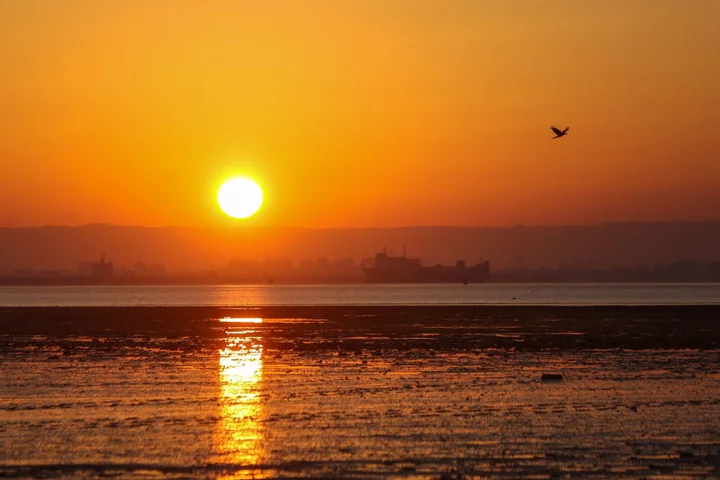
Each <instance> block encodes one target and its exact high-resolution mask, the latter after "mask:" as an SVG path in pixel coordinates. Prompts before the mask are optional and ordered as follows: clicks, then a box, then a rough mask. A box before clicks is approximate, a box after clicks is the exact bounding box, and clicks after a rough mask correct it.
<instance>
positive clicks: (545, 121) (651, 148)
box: [0, 0, 720, 227]
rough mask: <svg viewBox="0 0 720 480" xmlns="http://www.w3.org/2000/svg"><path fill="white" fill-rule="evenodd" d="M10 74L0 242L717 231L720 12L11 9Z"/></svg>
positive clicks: (710, 3) (710, 5) (529, 7)
mask: <svg viewBox="0 0 720 480" xmlns="http://www.w3.org/2000/svg"><path fill="white" fill-rule="evenodd" d="M0 65H2V75H0V165H1V168H2V169H1V171H0V173H2V175H1V176H0V204H2V205H3V208H2V209H0V226H31V225H42V224H66V225H78V224H85V223H94V222H102V223H114V224H123V225H148V226H160V225H183V226H195V225H196V226H212V225H227V224H228V222H230V221H231V220H230V219H227V218H225V217H224V216H223V215H222V213H220V211H219V209H218V207H217V204H216V203H215V193H216V191H217V188H218V187H219V185H220V183H221V182H222V180H224V179H226V178H229V177H230V176H232V175H239V174H246V175H250V176H252V177H253V178H255V179H256V180H257V181H258V182H259V183H260V184H261V185H262V187H263V189H264V190H265V195H266V204H265V205H264V207H263V209H262V210H261V212H260V213H259V214H258V215H257V216H256V218H255V219H253V220H252V222H259V223H262V224H269V225H278V224H279V225H298V226H307V227H337V226H348V227H363V226H395V225H398V226H399V225H511V224H520V223H529V224H536V223H544V224H563V223H594V222H601V221H621V220H664V219H710V218H718V217H720V215H719V214H718V212H720V189H719V188H717V185H718V184H720V1H718V0H692V1H687V0H604V1H597V0H574V1H569V0H568V1H564V0H563V1H558V2H551V3H548V2H546V1H539V0H538V1H533V0H526V1H519V0H503V1H497V0H492V1H485V0H457V1H450V0H447V1H436V0H392V1H390V0H357V1H351V0H347V1H337V0H328V1H321V0H313V1H308V2H300V1H295V0H289V1H287V2H280V1H262V2H256V1H241V0H211V1H206V2H200V1H196V0H154V1H147V0H123V1H115V0H82V1H81V0H62V1H60V0H22V1H6V2H1V3H0ZM551 124H554V125H558V126H562V127H564V126H566V125H570V127H571V129H570V135H569V136H568V137H566V138H563V139H561V140H550V138H551V137H552V132H550V130H549V126H550V125H551ZM233 221H234V222H237V220H233Z"/></svg>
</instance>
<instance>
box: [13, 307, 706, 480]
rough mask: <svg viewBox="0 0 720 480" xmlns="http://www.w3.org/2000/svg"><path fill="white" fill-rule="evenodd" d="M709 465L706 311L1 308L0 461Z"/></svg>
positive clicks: (673, 474)
mask: <svg viewBox="0 0 720 480" xmlns="http://www.w3.org/2000/svg"><path fill="white" fill-rule="evenodd" d="M548 374H550V375H552V377H548V376H547V375H548ZM543 375H546V379H545V380H544V379H543ZM559 376H561V379H558V378H560V377H559ZM548 378H549V379H548ZM719 476H720V307H718V306H674V307H673V306H658V307H651V306H637V307H611V306H603V307H535V306H526V307H525V306H507V307H503V306H501V307H489V306H462V307H451V306H442V307H431V306H422V307H400V306H398V307H370V306H368V307H349V306H338V307H331V306H326V307H261V308H232V309H230V308H215V307H197V308H195V307H138V308H135V307H117V308H113V307H98V308H93V307H87V308H72V307H66V308H63V307H55V308H52V307H48V308H40V307H38V308H3V309H0V477H9V478H28V477H42V478H97V477H110V478H136V477H137V478H277V477H313V478H318V477H321V478H337V477H345V478H348V477H351V478H407V479H411V478H412V479H416V478H421V479H425V478H428V479H430V478H437V479H441V478H444V479H450V478H453V479H454V478H717V477H719Z"/></svg>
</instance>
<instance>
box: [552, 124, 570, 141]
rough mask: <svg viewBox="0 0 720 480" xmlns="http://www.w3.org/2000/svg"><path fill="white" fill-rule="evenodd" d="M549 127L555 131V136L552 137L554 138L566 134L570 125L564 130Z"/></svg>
mask: <svg viewBox="0 0 720 480" xmlns="http://www.w3.org/2000/svg"><path fill="white" fill-rule="evenodd" d="M550 129H552V131H553V132H555V136H554V137H553V140H555V139H556V138H560V137H562V136H565V135H567V132H568V130H570V127H565V130H560V129H559V128H555V127H550Z"/></svg>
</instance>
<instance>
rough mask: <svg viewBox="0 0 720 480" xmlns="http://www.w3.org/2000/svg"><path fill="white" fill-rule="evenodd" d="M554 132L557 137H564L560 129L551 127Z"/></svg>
mask: <svg viewBox="0 0 720 480" xmlns="http://www.w3.org/2000/svg"><path fill="white" fill-rule="evenodd" d="M550 128H551V129H552V131H553V132H555V135H562V133H563V132H561V131H560V129H559V128H555V127H550Z"/></svg>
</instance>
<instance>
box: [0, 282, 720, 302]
mask: <svg viewBox="0 0 720 480" xmlns="http://www.w3.org/2000/svg"><path fill="white" fill-rule="evenodd" d="M482 304H486V305H709V304H720V284H707V283H704V284H484V285H455V284H443V285H425V284H424V285H198V286H79V287H78V286H72V287H71V286H67V287H0V306H3V307H9V306H186V305H193V306H269V305H482Z"/></svg>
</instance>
